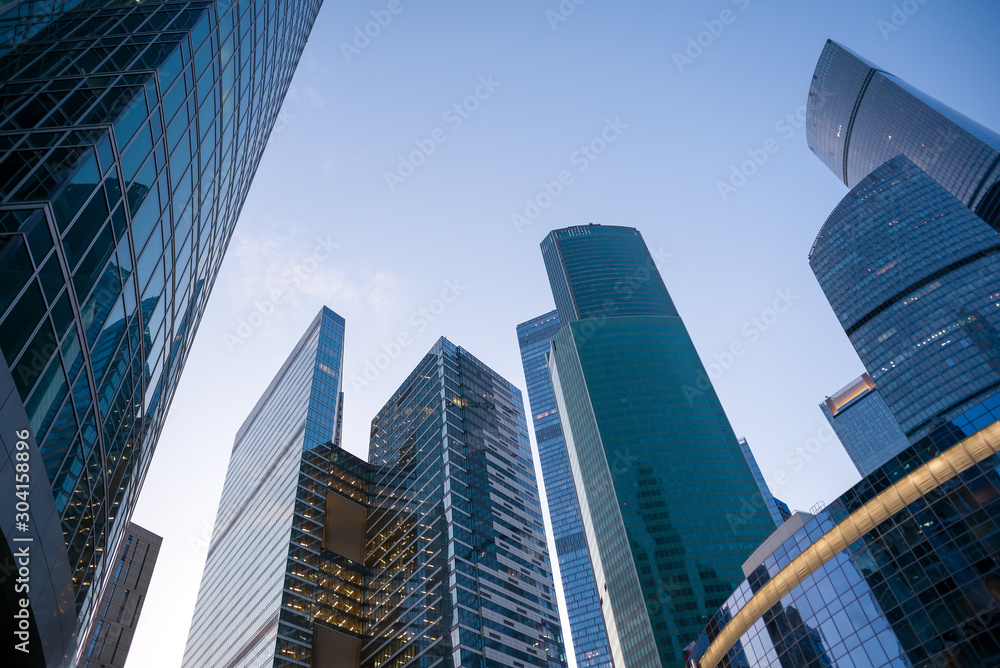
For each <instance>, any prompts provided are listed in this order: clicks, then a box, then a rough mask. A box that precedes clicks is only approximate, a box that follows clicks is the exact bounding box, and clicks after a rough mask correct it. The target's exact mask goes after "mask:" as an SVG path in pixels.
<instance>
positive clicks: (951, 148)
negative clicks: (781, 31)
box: [806, 40, 1000, 229]
mask: <svg viewBox="0 0 1000 668" xmlns="http://www.w3.org/2000/svg"><path fill="white" fill-rule="evenodd" d="M806 141H807V142H808V144H809V148H810V149H811V150H812V152H813V153H815V154H816V157H818V158H819V159H820V160H822V161H823V163H824V164H825V165H826V166H827V167H829V168H830V171H832V172H833V173H834V174H835V175H836V176H837V178H839V179H841V180H842V181H843V182H844V184H845V185H847V186H848V187H849V188H853V187H854V186H856V185H857V184H858V183H859V182H860V181H861V180H862V179H864V178H865V177H866V176H868V174H870V173H871V172H872V171H874V170H875V168H876V167H879V166H880V165H882V164H883V163H885V162H886V161H887V160H889V159H890V158H894V157H896V156H897V155H904V156H906V158H907V159H909V160H910V161H911V162H913V164H915V165H916V166H917V167H919V168H920V169H922V170H923V171H924V172H926V173H927V174H928V176H930V177H931V178H932V179H934V180H935V181H937V182H938V183H939V184H940V185H941V186H942V187H944V188H945V189H946V190H947V191H948V192H950V193H951V194H952V195H954V196H955V197H956V198H957V199H958V200H959V202H961V204H962V205H963V206H965V207H967V208H969V209H970V210H972V211H973V212H975V213H976V214H977V215H979V216H980V217H982V218H983V219H984V220H986V221H987V222H988V223H989V224H990V225H992V226H993V227H994V228H997V229H1000V135H997V133H996V132H994V131H992V130H989V129H988V128H985V127H983V126H982V125H980V124H978V123H976V122H975V121H973V120H970V119H969V118H966V117H965V116H963V115H962V114H960V113H958V112H957V111H955V110H953V109H950V108H948V107H947V106H945V105H944V104H942V103H940V102H938V101H937V100H935V99H933V98H931V97H930V96H928V95H926V94H925V93H923V92H922V91H919V90H917V89H916V88H913V87H912V86H910V85H909V84H907V83H906V82H905V81H902V80H900V79H898V78H897V77H895V76H893V75H892V74H889V73H888V72H885V71H883V70H881V69H879V68H878V66H876V65H874V64H872V63H870V62H868V61H867V60H865V59H864V58H861V57H860V56H858V55H857V54H855V53H853V52H852V51H850V50H849V49H846V48H844V47H843V46H841V45H840V44H837V43H836V42H834V41H832V40H829V41H827V43H826V46H825V47H824V48H823V53H822V54H821V55H820V57H819V62H818V63H817V64H816V71H815V73H814V74H813V78H812V83H811V85H810V87H809V99H808V102H807V104H806Z"/></svg>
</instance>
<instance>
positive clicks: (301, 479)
mask: <svg viewBox="0 0 1000 668" xmlns="http://www.w3.org/2000/svg"><path fill="white" fill-rule="evenodd" d="M343 334H344V321H343V319H342V318H340V317H339V316H338V315H336V314H335V313H333V312H332V311H330V310H329V309H326V308H324V309H323V310H322V311H321V313H320V314H319V315H318V316H317V317H316V319H315V320H314V321H313V323H312V325H311V326H310V327H309V329H308V330H307V332H306V333H305V335H304V336H303V338H302V339H301V340H300V341H299V343H298V344H297V346H296V347H295V349H294V350H293V351H292V354H291V355H290V356H289V358H288V360H287V361H286V362H285V364H284V365H283V366H282V369H281V370H280V371H279V372H278V375H277V376H276V377H275V379H274V380H273V381H272V382H271V385H270V386H269V387H268V389H267V390H266V391H265V393H264V395H263V396H262V397H261V399H260V401H259V402H258V403H257V405H256V406H255V407H254V409H253V411H252V412H251V414H250V416H249V417H248V418H247V420H246V422H245V423H244V425H243V427H242V428H241V429H240V432H239V433H238V434H237V437H236V443H235V446H234V448H233V453H232V456H231V459H230V465H229V471H228V473H227V475H226V484H225V487H224V489H223V494H222V500H221V501H220V504H219V514H218V518H217V520H216V525H215V529H214V531H213V533H212V541H211V545H210V548H209V553H208V559H207V562H206V565H205V572H204V575H203V578H202V585H201V591H200V592H199V595H198V602H197V605H196V607H195V613H194V618H193V620H192V623H191V631H190V634H189V636H188V643H187V648H186V650H185V654H184V663H183V665H184V666H185V667H191V668H201V667H202V666H232V667H233V668H236V667H237V666H239V667H244V668H249V667H257V666H259V667H264V666H279V667H286V666H287V667H291V666H302V665H313V666H324V665H338V666H340V665H343V666H355V667H360V666H365V667H366V668H375V667H376V666H378V667H380V668H388V667H397V668H404V667H406V668H416V667H418V666H424V665H428V666H429V665H440V666H449V667H451V668H465V667H467V666H468V667H483V668H485V666H487V665H489V666H510V667H511V668H517V667H518V666H537V667H538V668H558V667H559V666H564V665H565V660H564V656H563V655H564V651H563V649H562V639H561V634H560V627H559V613H558V609H557V605H556V598H555V590H554V585H553V582H552V571H551V567H550V565H549V561H548V554H547V547H546V543H545V533H544V529H543V526H542V515H541V504H540V502H539V500H538V491H537V483H536V481H535V476H534V464H533V462H532V459H531V450H530V444H529V442H528V438H527V426H526V423H525V418H524V408H523V405H522V403H521V396H520V392H519V391H518V390H517V388H515V387H514V386H513V385H511V384H510V383H508V382H507V381H505V380H504V379H502V378H501V377H500V376H498V375H497V374H496V373H494V372H493V371H491V370H490V369H489V368H487V367H486V366H485V365H483V364H482V363H481V362H479V361H478V360H477V359H476V358H474V357H472V356H471V355H469V354H468V353H467V352H466V351H465V350H463V349H462V348H459V347H456V346H454V345H453V344H452V343H451V342H449V341H448V340H447V339H440V340H439V341H438V342H437V343H436V344H435V346H434V347H433V348H432V350H431V351H430V352H429V353H428V354H427V355H426V356H425V357H424V358H423V360H421V362H420V364H419V365H418V366H417V368H416V369H415V370H414V371H413V373H411V374H410V376H409V377H408V378H407V380H406V381H405V382H404V383H403V385H402V386H401V387H400V388H399V389H398V390H397V391H396V392H395V393H394V394H393V396H392V398H391V399H390V400H389V402H388V403H387V404H386V405H385V407H384V408H383V409H382V410H381V411H379V414H378V415H377V416H376V418H375V419H374V420H373V422H372V428H371V442H370V444H369V445H370V456H371V463H369V462H366V461H364V460H362V459H359V458H357V457H354V456H353V455H351V454H350V453H348V452H346V451H344V450H343V449H341V443H340V434H341V424H342V419H343V416H342V406H343V402H342V397H343V395H342V393H341V392H340V387H341V381H342V370H341V367H342V352H343ZM233 610H245V611H249V613H248V614H238V615H236V614H232V611H233Z"/></svg>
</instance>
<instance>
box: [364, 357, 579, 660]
mask: <svg viewBox="0 0 1000 668" xmlns="http://www.w3.org/2000/svg"><path fill="white" fill-rule="evenodd" d="M371 433H372V438H371V444H370V452H369V457H370V461H371V464H372V466H373V467H375V469H376V470H375V471H374V473H373V475H374V478H373V481H372V485H371V494H372V514H371V516H370V519H369V524H368V555H369V556H368V566H369V568H370V569H371V576H370V580H369V594H368V604H367V605H368V607H367V612H368V615H369V616H370V624H371V626H370V629H369V635H370V640H369V641H368V642H367V643H366V645H365V647H364V648H363V649H362V653H361V654H362V665H363V666H366V667H368V668H374V667H375V666H379V667H380V668H382V667H386V668H388V667H397V666H398V667H400V668H401V667H403V666H407V667H409V666H438V665H440V666H447V667H449V668H487V667H490V668H492V667H494V666H508V667H510V668H516V667H520V666H538V667H540V668H558V667H559V666H565V651H564V649H563V645H562V634H561V630H560V624H559V612H558V608H557V605H556V597H555V588H554V584H553V581H552V570H551V567H550V565H549V558H548V548H547V546H546V541H545V530H544V527H543V520H542V508H541V503H540V501H539V498H538V487H537V482H536V479H535V469H534V463H533V461H532V456H531V445H530V442H529V440H528V431H527V423H526V422H525V416H524V405H523V403H522V400H521V392H520V391H519V390H518V389H517V388H516V387H514V385H512V384H511V383H510V382H508V381H506V380H504V379H503V378H501V377H500V376H499V375H497V374H496V373H495V372H494V371H492V370H491V369H489V368H488V367H487V366H486V365H484V364H483V363H482V362H480V361H479V360H477V359H476V358H475V357H473V356H472V355H470V354H469V353H468V352H467V351H465V350H464V349H463V348H460V347H457V346H455V345H454V344H453V343H451V342H450V341H448V340H447V339H444V338H442V339H439V340H438V342H437V343H436V344H435V345H434V347H433V348H432V349H431V351H430V352H429V353H428V354H427V355H426V356H425V357H424V358H423V359H422V360H421V362H420V364H418V365H417V368H416V369H415V370H414V371H413V372H412V373H411V374H410V376H409V377H408V378H407V379H406V381H405V382H404V383H403V384H402V385H401V386H400V387H399V389H398V390H396V392H395V393H394V394H393V396H392V397H391V398H390V400H389V401H388V402H387V403H386V405H385V406H384V407H383V408H382V410H380V411H379V413H378V415H376V416H375V419H374V420H373V421H372V432H371Z"/></svg>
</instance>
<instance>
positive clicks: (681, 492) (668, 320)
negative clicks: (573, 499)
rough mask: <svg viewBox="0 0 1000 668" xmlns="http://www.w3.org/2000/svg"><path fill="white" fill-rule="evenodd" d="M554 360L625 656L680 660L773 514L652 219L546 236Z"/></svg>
mask: <svg viewBox="0 0 1000 668" xmlns="http://www.w3.org/2000/svg"><path fill="white" fill-rule="evenodd" d="M541 247H542V255H543V257H544V259H545V266H546V269H547V271H548V275H549V280H550V282H551V284H552V293H553V296H554V298H555V302H556V310H557V311H558V315H559V321H560V322H562V323H563V324H562V327H561V329H560V330H559V332H558V333H557V334H556V335H555V336H554V337H553V338H552V343H551V348H550V356H549V368H550V374H551V378H552V386H553V390H554V395H555V398H556V405H557V409H558V414H559V420H560V425H561V427H562V432H563V437H564V438H565V441H566V449H567V453H568V456H569V461H570V468H571V470H572V474H573V481H574V485H575V486H576V492H577V497H578V500H579V504H580V511H581V516H582V518H583V524H584V531H585V534H586V537H587V542H588V548H589V553H590V557H591V563H592V566H593V568H594V574H595V578H596V581H597V586H598V593H599V595H600V596H601V598H602V612H603V614H604V620H605V626H606V628H607V631H608V637H609V641H610V644H611V651H612V656H613V657H614V665H615V666H622V667H631V666H643V667H647V666H661V665H662V666H680V665H682V661H683V659H682V650H683V648H684V647H685V646H686V645H687V644H688V642H689V641H690V638H693V637H696V636H697V634H698V633H699V632H700V631H701V628H702V627H703V626H704V619H705V618H706V617H707V616H708V615H711V614H713V612H714V611H715V609H716V608H717V607H718V606H719V604H720V603H721V602H722V601H724V600H725V598H726V596H728V595H729V594H730V593H731V592H732V591H733V589H734V588H735V586H736V585H737V584H738V583H739V582H740V580H742V579H743V574H742V572H741V571H740V564H742V563H743V560H744V559H746V557H747V555H749V554H750V552H751V551H752V550H753V549H754V548H755V547H756V546H757V545H758V544H760V542H761V541H762V540H764V538H766V537H767V536H768V534H770V533H771V532H772V531H773V530H774V522H773V521H772V520H771V517H770V514H769V513H768V512H767V511H766V510H765V508H766V504H765V502H764V500H763V498H762V497H761V493H760V489H759V488H758V486H757V483H756V482H755V480H754V476H753V474H752V473H751V471H750V468H749V466H748V464H747V461H746V459H745V458H744V456H743V453H742V452H741V451H740V446H739V443H738V442H737V440H736V436H735V434H734V433H733V430H732V427H730V425H729V421H728V420H727V419H726V416H725V413H724V412H723V410H722V406H721V404H720V403H719V400H718V397H717V396H716V394H715V391H714V389H713V388H712V385H711V382H710V381H709V380H708V376H707V374H706V373H705V369H704V367H703V365H702V363H701V360H700V359H699V358H698V353H697V351H696V350H695V348H694V345H693V343H692V342H691V339H690V337H689V336H688V333H687V330H686V329H685V327H684V323H683V322H682V321H681V319H680V317H679V316H678V314H677V311H676V310H675V309H674V306H673V302H672V301H671V299H670V296H669V294H668V293H667V290H666V288H665V287H664V285H663V281H662V280H661V278H660V275H659V272H658V271H657V269H656V266H655V265H654V264H653V260H652V257H651V256H650V254H649V251H648V249H647V248H646V245H645V243H644V242H643V240H642V237H641V235H640V234H639V232H638V231H637V230H635V229H633V228H627V227H607V226H600V225H588V226H582V227H571V228H568V229H564V230H556V231H554V232H552V233H550V234H549V235H548V236H547V237H546V239H545V240H544V241H543V242H542V244H541Z"/></svg>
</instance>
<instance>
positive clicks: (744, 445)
mask: <svg viewBox="0 0 1000 668" xmlns="http://www.w3.org/2000/svg"><path fill="white" fill-rule="evenodd" d="M738 441H739V444H740V452H742V453H743V458H744V459H746V460H747V466H749V467H750V473H752V474H753V479H754V481H755V482H756V483H757V489H759V490H760V495H761V498H763V499H764V504H765V506H766V507H767V513H768V514H769V515H770V516H771V519H772V520H773V521H774V525H775V526H781V524H782V522H784V521H785V518H784V517H782V516H781V510H780V509H779V508H778V500H777V499H775V498H774V494H772V493H771V488H770V487H768V486H767V481H766V480H764V474H763V473H761V471H760V466H759V465H758V464H757V458H756V457H754V456H753V450H751V449H750V443H748V442H747V439H745V438H744V437H742V436H741V437H740V438H739V439H738Z"/></svg>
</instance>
